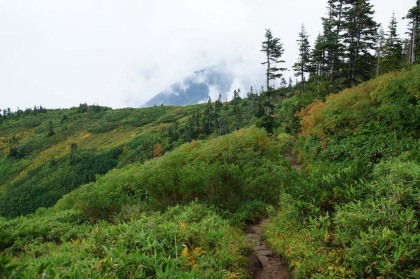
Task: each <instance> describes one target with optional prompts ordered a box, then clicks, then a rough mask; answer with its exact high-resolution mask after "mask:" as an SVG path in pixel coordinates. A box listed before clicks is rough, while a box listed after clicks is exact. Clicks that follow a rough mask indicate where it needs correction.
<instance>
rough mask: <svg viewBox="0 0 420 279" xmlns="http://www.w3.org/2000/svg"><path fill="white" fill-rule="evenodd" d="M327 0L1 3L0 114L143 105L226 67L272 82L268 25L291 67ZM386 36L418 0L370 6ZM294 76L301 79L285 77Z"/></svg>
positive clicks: (239, 79)
mask: <svg viewBox="0 0 420 279" xmlns="http://www.w3.org/2000/svg"><path fill="white" fill-rule="evenodd" d="M326 2H327V0H292V1H290V0H66V1H64V0H0V108H7V107H10V108H12V109H13V110H15V109H16V108H18V107H19V108H22V109H24V108H26V107H33V106H34V105H38V106H39V105H42V106H44V107H47V108H67V107H72V106H77V105H79V104H80V103H88V104H94V103H97V104H99V105H104V106H110V107H113V108H119V107H138V106H140V105H141V104H143V103H144V102H145V101H147V100H148V99H150V98H151V97H153V96H154V95H155V94H157V93H159V92H160V91H162V90H164V89H165V88H167V87H168V86H170V85H171V84H172V83H174V82H177V81H179V80H181V79H182V78H184V77H186V76H188V75H190V74H191V73H192V72H194V71H196V70H200V69H204V68H207V67H214V66H219V65H223V66H224V67H225V68H227V69H228V70H229V71H232V72H233V73H234V75H235V77H236V79H235V84H234V86H235V87H243V88H246V89H248V88H249V86H250V85H254V87H257V88H259V87H260V86H261V85H263V84H264V83H263V79H264V66H262V65H261V64H260V62H262V60H263V53H261V52H260V49H261V42H262V41H263V39H264V32H265V28H270V29H271V30H272V32H273V34H274V36H276V37H280V38H281V41H282V42H283V44H284V48H285V53H284V59H285V60H286V62H287V63H286V64H287V65H286V66H287V67H288V68H289V69H290V68H291V65H293V63H295V62H296V59H297V43H296V39H297V34H298V32H299V29H300V26H301V24H302V23H304V24H305V26H306V27H307V29H308V33H309V34H310V40H311V43H312V42H313V40H314V39H315V37H316V36H317V34H318V33H319V32H320V31H321V19H320V18H321V17H322V16H325V13H326ZM371 3H372V4H373V5H374V8H375V11H376V15H375V17H376V20H377V22H379V23H381V24H382V25H383V26H384V27H385V29H386V27H387V26H388V22H389V20H390V17H391V15H392V12H393V11H395V14H396V17H397V19H398V21H399V29H400V33H401V34H402V33H403V32H405V31H406V25H407V23H406V22H404V21H403V20H402V19H401V18H402V17H403V16H405V15H406V13H407V11H408V9H409V8H411V7H413V6H414V5H415V0H398V1H397V0H371ZM286 75H287V76H289V75H292V74H291V73H286Z"/></svg>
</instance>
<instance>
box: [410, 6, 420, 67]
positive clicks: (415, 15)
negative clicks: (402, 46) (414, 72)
mask: <svg viewBox="0 0 420 279" xmlns="http://www.w3.org/2000/svg"><path fill="white" fill-rule="evenodd" d="M407 18H408V19H410V25H411V28H410V41H409V44H408V60H409V63H410V64H414V63H420V0H417V2H416V6H414V7H413V8H411V9H410V10H409V11H408V15H407Z"/></svg>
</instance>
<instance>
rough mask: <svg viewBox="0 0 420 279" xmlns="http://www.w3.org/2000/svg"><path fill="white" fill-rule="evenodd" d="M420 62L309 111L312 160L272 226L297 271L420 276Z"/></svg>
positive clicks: (271, 235)
mask: <svg viewBox="0 0 420 279" xmlns="http://www.w3.org/2000/svg"><path fill="white" fill-rule="evenodd" d="M419 97H420V66H415V67H412V68H411V69H409V70H403V71H401V72H395V73H390V74H386V75H384V76H381V77H379V78H377V79H374V80H371V81H369V82H366V83H364V84H361V85H359V86H357V87H355V88H351V89H347V90H345V91H343V92H341V93H339V94H335V95H331V96H328V97H327V98H326V101H324V102H322V101H315V102H314V103H312V104H311V105H310V106H308V107H307V108H305V109H303V110H302V111H301V112H300V113H299V116H300V117H301V119H302V120H301V121H302V122H301V123H302V129H301V131H300V136H299V139H298V141H297V144H296V152H297V153H298V154H299V156H300V158H301V159H302V160H303V162H304V163H305V165H306V169H304V171H303V172H302V176H301V178H300V179H298V180H296V181H295V183H294V184H293V187H291V188H289V189H287V195H288V196H287V195H286V196H284V197H283V198H282V202H281V206H282V210H281V211H280V212H279V214H278V215H277V216H276V217H274V218H273V219H272V223H271V225H270V227H269V228H268V229H267V232H266V234H267V237H268V239H269V241H270V243H271V244H272V245H273V247H275V248H276V249H277V250H278V251H279V252H280V253H282V254H283V255H285V257H286V258H287V259H288V260H289V263H290V265H291V266H292V267H293V269H294V275H295V276H296V277H297V278H307V277H315V278H324V277H331V278H342V277H350V278H373V277H374V278H400V277H401V278H418V277H419V276H420V269H419V268H420V263H419V260H418V259H419V258H420V247H419V243H420V228H419V224H418V220H420V211H419V210H420V203H419V197H420V192H419V191H420V189H419V185H420V176H419V174H420V161H419V158H420V156H419V154H420V153H419V146H420V142H419V136H420V135H419V131H420V129H419V124H420V110H419Z"/></svg>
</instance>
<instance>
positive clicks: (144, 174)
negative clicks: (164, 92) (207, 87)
mask: <svg viewBox="0 0 420 279" xmlns="http://www.w3.org/2000/svg"><path fill="white" fill-rule="evenodd" d="M293 175H294V172H293V171H291V169H290V164H289V162H288V161H287V160H286V159H285V158H284V156H283V155H282V154H281V153H280V152H279V145H278V144H277V142H275V141H271V140H270V139H269V138H268V137H267V135H266V133H265V132H264V131H263V130H261V129H258V128H255V127H254V128H248V129H242V130H239V131H237V132H234V133H232V134H230V135H226V136H223V137H219V138H216V139H212V140H208V141H205V142H202V141H192V142H190V143H187V144H184V145H182V146H180V147H178V148H177V149H175V150H173V151H172V152H168V153H166V154H165V155H164V156H162V157H159V158H155V159H153V160H150V161H147V162H145V163H144V164H142V165H130V166H127V167H125V168H123V169H121V170H114V171H111V172H109V173H108V174H106V175H105V176H103V177H101V178H99V179H98V181H97V182H96V183H94V184H88V185H84V186H82V187H81V188H80V189H78V190H76V191H74V192H72V193H70V194H69V195H67V196H65V197H64V198H63V199H62V200H61V201H59V202H58V204H57V207H59V208H69V207H70V208H71V207H73V206H76V207H77V208H78V209H80V210H81V211H82V212H83V214H84V215H85V216H86V217H87V218H90V219H103V218H111V217H112V215H113V214H117V213H118V212H119V211H120V210H121V208H122V206H123V205H126V204H128V203H130V204H132V203H137V204H143V205H145V206H146V208H147V207H152V208H159V209H165V208H166V207H167V206H170V205H174V204H183V203H188V202H190V201H193V200H197V201H200V202H204V203H207V204H212V205H217V206H218V207H220V208H222V209H227V210H230V211H232V212H235V211H236V210H238V209H239V208H240V207H241V205H242V204H243V203H245V202H247V201H251V200H258V201H261V202H262V203H271V204H273V203H275V202H276V201H277V199H278V196H279V195H280V192H281V189H282V187H287V186H288V185H289V184H290V183H291V181H292V178H293Z"/></svg>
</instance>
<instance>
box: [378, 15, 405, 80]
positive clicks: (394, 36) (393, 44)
mask: <svg viewBox="0 0 420 279" xmlns="http://www.w3.org/2000/svg"><path fill="white" fill-rule="evenodd" d="M402 53H403V44H402V41H401V39H400V38H399V37H398V33H397V20H396V18H395V13H393V14H392V18H391V21H390V23H389V27H388V32H387V33H386V36H385V39H384V45H383V51H382V58H381V63H380V64H381V65H380V72H381V73H386V72H389V71H392V70H398V69H400V68H401V64H402Z"/></svg>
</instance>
